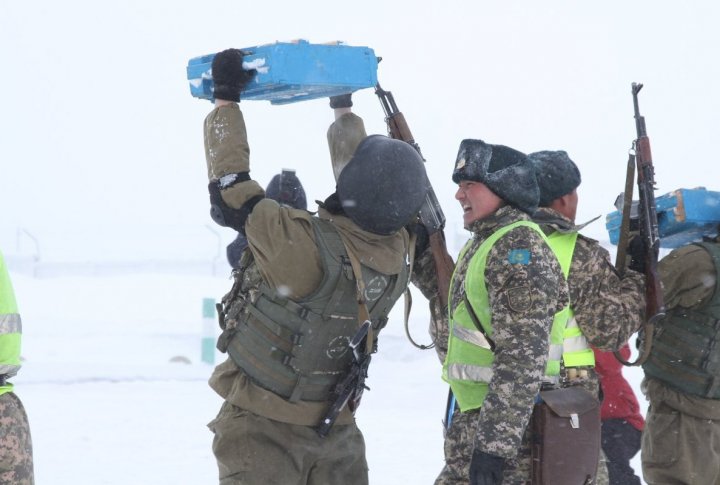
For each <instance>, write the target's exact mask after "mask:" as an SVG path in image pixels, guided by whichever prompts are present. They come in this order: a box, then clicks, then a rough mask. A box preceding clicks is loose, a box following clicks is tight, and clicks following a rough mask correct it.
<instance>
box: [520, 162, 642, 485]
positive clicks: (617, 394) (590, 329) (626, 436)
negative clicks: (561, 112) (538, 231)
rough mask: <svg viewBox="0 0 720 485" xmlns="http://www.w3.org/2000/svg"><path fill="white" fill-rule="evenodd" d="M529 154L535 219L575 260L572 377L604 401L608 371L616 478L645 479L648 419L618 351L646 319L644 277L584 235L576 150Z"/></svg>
mask: <svg viewBox="0 0 720 485" xmlns="http://www.w3.org/2000/svg"><path fill="white" fill-rule="evenodd" d="M528 157H529V158H530V160H532V162H533V165H534V166H535V170H536V173H537V180H538V186H539V187H540V202H539V205H540V208H539V209H538V211H537V212H536V213H535V215H534V216H533V220H534V221H535V222H537V223H538V224H540V226H541V227H542V228H543V230H544V231H545V233H546V234H547V235H548V238H549V240H550V245H551V247H555V248H556V251H557V253H556V254H557V255H558V257H559V258H560V259H561V261H562V258H563V256H567V258H568V260H570V261H571V262H570V266H569V270H568V273H567V282H568V289H569V290H570V308H571V309H572V312H573V317H572V318H571V320H570V322H569V324H568V327H567V328H566V341H567V342H574V343H573V345H574V349H568V348H566V349H564V353H563V360H564V368H565V372H566V373H567V374H569V375H570V379H569V380H574V379H575V380H577V379H578V377H577V376H578V374H584V377H582V378H581V379H579V382H581V383H582V384H583V386H584V387H585V388H587V389H588V390H590V391H591V392H592V393H593V395H595V396H597V397H598V399H599V398H600V393H599V389H598V376H599V377H600V386H601V388H602V392H603V404H602V407H601V411H600V412H601V419H602V450H603V452H604V454H605V457H606V460H607V461H606V464H607V473H608V475H609V481H610V484H611V485H632V484H637V485H639V484H640V479H639V478H638V477H637V476H635V474H634V470H633V469H632V468H631V467H630V459H631V458H632V457H633V456H634V455H635V454H636V453H637V452H638V450H639V449H640V433H641V430H642V426H643V418H642V415H641V414H640V406H639V404H638V401H637V398H636V397H635V394H634V393H633V391H632V388H631V387H630V385H629V384H628V382H627V381H626V380H625V379H624V378H623V376H622V364H621V363H620V362H619V361H618V360H617V359H616V358H615V356H614V355H613V351H615V350H619V349H621V348H623V349H624V350H623V352H627V354H629V347H628V346H627V340H628V339H629V338H630V336H631V335H632V334H633V333H634V332H635V331H636V330H637V329H638V328H639V327H640V326H641V325H642V314H643V305H644V297H645V293H644V291H643V289H644V277H643V275H642V274H641V273H638V272H636V271H633V270H631V269H628V270H626V272H625V274H624V275H623V276H622V277H621V276H620V275H619V274H618V272H617V271H616V270H615V268H614V267H613V265H612V264H611V262H610V254H609V253H608V252H607V250H605V249H604V248H603V247H602V246H600V244H599V243H598V242H597V241H595V240H593V239H590V238H588V237H585V236H583V235H582V234H580V233H579V231H580V230H581V229H582V228H583V227H585V226H586V225H587V224H584V225H581V226H576V225H575V216H576V213H577V205H578V193H577V188H578V186H579V185H580V182H581V176H580V170H579V169H578V167H577V165H576V164H575V162H573V161H572V160H571V159H570V157H569V156H568V154H567V153H566V152H564V151H541V152H536V153H531V154H530V155H528ZM563 248H564V249H563ZM578 339H580V341H578ZM588 342H589V343H590V344H591V345H592V346H593V349H592V351H591V350H590V348H589V347H588ZM601 349H602V350H601ZM626 358H628V357H626ZM574 368H575V369H577V371H573V369H574ZM572 376H576V377H572ZM603 468H604V467H602V466H601V467H600V468H599V472H600V473H599V475H598V481H599V482H601V483H602V482H603V481H604V480H607V479H608V477H605V476H604V473H605V471H604V470H603Z"/></svg>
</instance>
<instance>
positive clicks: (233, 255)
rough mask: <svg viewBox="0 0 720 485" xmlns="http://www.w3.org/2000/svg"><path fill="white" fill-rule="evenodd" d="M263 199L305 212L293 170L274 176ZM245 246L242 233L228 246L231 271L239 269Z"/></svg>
mask: <svg viewBox="0 0 720 485" xmlns="http://www.w3.org/2000/svg"><path fill="white" fill-rule="evenodd" d="M265 197H266V198H268V199H272V200H274V201H276V202H277V203H279V204H280V205H285V206H288V207H292V208H293V209H302V210H307V199H306V197H305V190H304V189H303V186H302V183H301V182H300V179H299V178H298V177H297V175H295V170H289V169H283V171H282V172H281V173H279V174H277V175H275V176H274V177H273V178H272V180H270V183H269V184H268V186H267V188H266V189H265ZM247 245H248V243H247V239H246V238H245V235H244V234H243V233H242V232H238V235H237V237H236V238H235V240H234V241H233V242H231V243H230V244H228V247H227V250H226V252H227V259H228V263H230V266H231V267H232V268H233V269H240V256H242V252H243V250H244V249H245V248H246V247H247Z"/></svg>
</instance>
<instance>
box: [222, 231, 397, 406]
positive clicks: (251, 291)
mask: <svg viewBox="0 0 720 485" xmlns="http://www.w3.org/2000/svg"><path fill="white" fill-rule="evenodd" d="M312 224H313V229H314V233H315V240H316V242H317V246H318V251H319V253H320V260H321V262H322V268H323V279H322V282H321V283H320V286H319V287H318V288H317V289H316V290H315V291H314V292H313V293H312V294H310V295H308V296H306V297H304V298H303V299H301V300H299V301H294V300H291V299H289V298H288V297H287V296H284V295H283V294H282V293H281V292H280V291H278V290H277V289H275V288H270V287H269V286H268V285H267V284H266V283H265V282H264V281H263V280H262V278H261V277H260V274H259V272H258V271H257V268H256V267H255V263H254V262H250V263H249V266H246V265H247V262H243V263H244V264H243V266H244V267H245V268H246V269H245V270H244V271H242V273H243V274H240V275H237V276H236V283H235V285H236V286H238V285H241V287H240V288H239V289H237V290H236V289H235V288H234V289H233V290H231V292H230V294H228V295H227V296H226V298H224V299H223V314H224V320H225V322H226V324H228V329H226V330H225V332H224V333H227V332H228V331H230V332H231V336H230V337H229V339H228V340H227V352H228V354H229V355H230V357H231V358H232V360H233V361H234V362H235V364H237V365H238V367H240V368H241V369H242V370H243V371H244V372H245V373H246V374H247V375H249V376H250V377H251V378H252V379H253V380H254V381H255V382H257V383H258V384H259V385H260V386H262V387H264V388H265V389H268V390H270V391H272V392H274V393H276V394H278V395H280V396H282V397H284V398H285V399H288V400H289V401H291V402H295V401H299V400H307V401H325V400H327V399H328V398H329V397H330V394H331V392H332V390H333V388H334V387H335V385H336V384H337V383H338V381H339V380H340V379H341V378H342V377H343V376H344V374H345V373H346V372H347V371H348V369H349V368H350V364H351V361H352V355H351V352H350V348H349V346H348V344H349V342H350V339H351V338H352V337H353V336H354V335H355V333H356V332H357V331H358V328H359V322H358V310H359V306H358V294H357V291H358V290H357V285H356V283H355V276H354V275H353V271H352V267H351V263H350V259H349V257H348V255H347V251H346V248H345V245H344V244H343V242H342V240H341V239H340V235H339V234H338V232H337V230H336V229H335V228H334V226H333V225H332V224H331V223H330V222H328V221H325V220H322V219H318V218H312ZM245 253H246V254H247V255H249V254H250V251H245ZM362 277H363V281H364V283H365V295H364V296H365V300H366V305H367V308H368V312H369V314H370V320H371V321H372V325H373V329H374V330H375V335H377V331H379V330H380V329H381V328H382V327H384V326H385V324H386V323H387V316H388V313H390V310H391V309H392V307H393V305H394V303H395V301H396V300H397V299H398V298H399V297H400V295H402V294H403V292H404V291H405V289H406V287H407V283H408V279H409V274H408V268H407V266H404V267H403V271H402V272H401V273H399V274H396V275H385V274H382V273H379V272H377V271H374V270H372V269H370V268H368V267H366V266H362ZM229 323H230V324H231V325H229ZM222 339H223V337H222V336H221V340H222ZM219 347H220V345H219ZM221 350H222V348H221Z"/></svg>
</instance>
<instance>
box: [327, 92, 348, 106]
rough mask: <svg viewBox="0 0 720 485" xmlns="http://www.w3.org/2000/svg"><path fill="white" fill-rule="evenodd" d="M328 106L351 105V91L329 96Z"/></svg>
mask: <svg viewBox="0 0 720 485" xmlns="http://www.w3.org/2000/svg"><path fill="white" fill-rule="evenodd" d="M330 107H331V108H332V109H335V108H350V107H352V93H347V94H338V95H337V96H330Z"/></svg>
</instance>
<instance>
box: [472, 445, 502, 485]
mask: <svg viewBox="0 0 720 485" xmlns="http://www.w3.org/2000/svg"><path fill="white" fill-rule="evenodd" d="M503 468H505V458H502V457H500V456H495V455H491V454H489V453H485V452H484V451H481V450H479V449H477V448H475V451H473V455H472V459H471V460H470V485H500V484H501V483H502V480H503Z"/></svg>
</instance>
